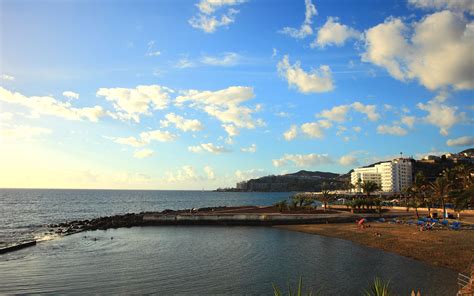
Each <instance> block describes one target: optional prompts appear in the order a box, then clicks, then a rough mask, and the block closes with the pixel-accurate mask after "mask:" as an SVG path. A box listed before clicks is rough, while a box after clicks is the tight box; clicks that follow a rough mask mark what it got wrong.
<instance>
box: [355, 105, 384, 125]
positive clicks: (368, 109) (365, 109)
mask: <svg viewBox="0 0 474 296" xmlns="http://www.w3.org/2000/svg"><path fill="white" fill-rule="evenodd" d="M351 106H352V108H354V110H356V111H357V112H360V113H363V114H365V115H366V116H367V119H369V120H370V121H377V120H379V118H380V114H378V113H377V110H376V109H377V107H376V106H375V105H364V104H362V103H361V102H355V103H353V104H352V105H351Z"/></svg>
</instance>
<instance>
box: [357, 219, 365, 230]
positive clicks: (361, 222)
mask: <svg viewBox="0 0 474 296" xmlns="http://www.w3.org/2000/svg"><path fill="white" fill-rule="evenodd" d="M364 223H365V219H364V218H362V219H360V220H359V222H358V223H357V225H358V226H359V228H361V229H364V228H365V225H364Z"/></svg>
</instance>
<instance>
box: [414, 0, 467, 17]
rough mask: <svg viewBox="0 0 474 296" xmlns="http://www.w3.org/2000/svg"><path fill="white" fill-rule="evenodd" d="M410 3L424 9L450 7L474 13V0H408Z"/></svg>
mask: <svg viewBox="0 0 474 296" xmlns="http://www.w3.org/2000/svg"><path fill="white" fill-rule="evenodd" d="M408 3H410V4H411V5H413V6H415V7H417V8H422V9H435V10H444V9H449V10H453V11H460V12H463V11H467V12H469V13H470V14H474V2H473V1H472V0H408Z"/></svg>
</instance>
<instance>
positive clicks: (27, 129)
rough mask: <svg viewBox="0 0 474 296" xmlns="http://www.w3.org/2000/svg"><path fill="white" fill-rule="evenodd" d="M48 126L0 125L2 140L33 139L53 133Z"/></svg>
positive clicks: (0, 138) (0, 137)
mask: <svg viewBox="0 0 474 296" xmlns="http://www.w3.org/2000/svg"><path fill="white" fill-rule="evenodd" d="M51 132H52V131H51V130H50V129H48V128H43V127H37V126H29V125H0V142H2V141H9V140H13V141H19V140H31V139H34V138H37V137H40V136H43V135H49V134H51Z"/></svg>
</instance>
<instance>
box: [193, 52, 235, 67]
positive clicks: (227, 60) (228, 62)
mask: <svg viewBox="0 0 474 296" xmlns="http://www.w3.org/2000/svg"><path fill="white" fill-rule="evenodd" d="M239 60H240V55H239V54H237V53H235V52H225V53H223V54H221V55H219V56H203V57H202V58H201V63H203V64H206V65H211V66H223V67H228V66H234V65H237V63H238V62H239Z"/></svg>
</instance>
